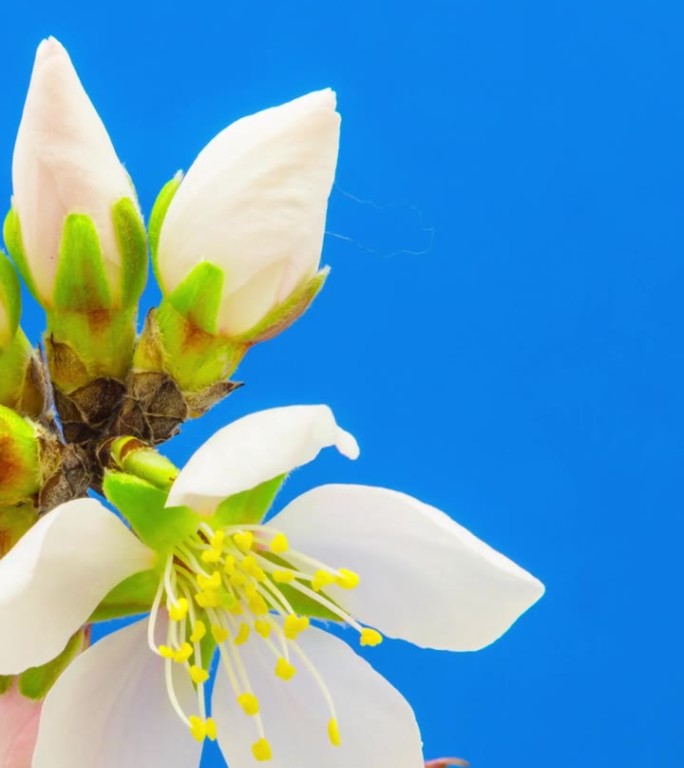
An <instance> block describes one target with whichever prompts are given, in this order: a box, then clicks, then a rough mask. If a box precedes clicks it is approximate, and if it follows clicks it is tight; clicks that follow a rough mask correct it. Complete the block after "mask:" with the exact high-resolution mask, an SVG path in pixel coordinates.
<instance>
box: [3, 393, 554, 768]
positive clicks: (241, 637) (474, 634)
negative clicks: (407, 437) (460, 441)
mask: <svg viewBox="0 0 684 768" xmlns="http://www.w3.org/2000/svg"><path fill="white" fill-rule="evenodd" d="M327 446H335V447H337V449H338V450H339V451H340V452H341V453H342V454H344V455H345V456H347V457H349V458H356V456H357V455H358V446H357V444H356V441H355V440H354V438H353V437H352V436H351V435H350V434H349V433H347V432H345V431H344V430H342V429H340V428H339V427H338V426H337V424H336V423H335V420H334V418H333V415H332V413H331V411H330V410H329V409H328V408H327V407H325V406H294V407H287V408H275V409H271V410H267V411H262V412H259V413H255V414H252V415H250V416H246V417H244V418H242V419H240V420H238V421H236V422H234V423H232V424H230V425H229V426H227V427H225V428H224V429H222V430H220V431H219V432H218V433H216V434H215V435H214V436H213V437H212V438H211V439H210V440H208V441H207V442H206V443H205V444H204V445H203V446H202V447H200V448H199V450H198V451H197V452H196V453H195V454H194V455H193V456H192V457H191V459H190V460H189V462H188V463H187V465H186V466H185V468H184V469H183V470H181V472H180V474H179V475H178V477H177V479H176V480H175V482H174V483H173V485H172V487H171V489H170V492H169V493H168V498H166V495H164V501H163V503H162V504H161V505H159V506H155V503H154V497H155V493H157V491H156V489H154V488H152V486H150V488H148V489H147V490H145V493H147V494H148V496H147V498H148V499H149V500H150V501H149V504H148V505H146V506H145V508H144V509H141V508H140V505H138V507H136V508H135V509H133V508H132V507H130V506H129V504H128V502H127V501H126V498H127V497H126V494H129V496H130V494H131V493H132V492H133V491H132V490H131V489H132V488H133V487H134V485H131V484H130V483H129V481H128V479H127V478H126V477H120V478H118V479H117V477H116V476H112V477H111V478H109V479H108V480H106V481H105V490H106V491H107V492H108V495H109V497H110V499H111V500H113V501H114V502H115V503H116V502H118V501H121V503H120V504H119V508H120V511H121V513H122V514H123V515H124V516H125V517H126V518H127V519H128V521H129V523H130V524H131V526H132V528H133V530H134V531H135V532H136V533H137V534H138V536H136V535H135V534H134V533H133V532H132V531H131V530H130V529H129V528H128V527H127V526H126V525H125V524H124V522H122V521H121V519H120V518H119V517H117V516H116V515H114V514H112V512H110V511H109V510H108V509H106V508H105V507H104V506H103V505H102V504H100V503H99V502H98V501H96V500H95V499H80V500H77V501H72V502H69V503H67V504H63V505H61V506H60V507H57V508H56V509H55V510H53V511H52V512H50V513H48V514H47V515H46V516H45V517H44V518H43V519H42V520H40V521H39V523H38V524H37V525H35V526H34V528H32V529H31V530H30V531H29V533H27V534H26V535H25V536H24V538H23V539H21V540H20V542H19V543H18V544H17V545H16V546H15V547H14V549H12V550H11V551H10V553H9V554H8V555H7V556H6V557H5V558H4V559H2V560H1V561H0V615H2V626H3V631H2V633H1V634H0V674H17V673H19V672H21V671H22V670H24V669H26V668H27V667H30V666H36V665H39V664H42V663H44V662H46V661H48V660H49V659H51V658H53V657H54V656H55V655H56V654H58V653H59V652H60V651H61V649H62V648H63V647H64V646H65V644H66V643H67V642H68V639H69V637H70V636H71V635H72V634H73V633H74V632H75V631H76V630H77V629H78V627H80V626H81V625H82V624H83V623H85V622H86V621H88V619H89V618H90V617H92V616H95V617H97V616H98V615H104V614H103V613H102V612H103V611H104V608H105V607H106V606H107V605H112V604H113V602H115V598H116V596H117V595H124V594H126V595H127V596H128V599H129V600H130V599H131V596H132V598H133V600H134V602H135V604H136V605H138V604H139V610H138V612H140V613H143V612H149V616H148V617H147V618H144V619H142V620H139V621H136V622H134V623H132V624H130V625H128V626H126V627H124V628H123V629H119V630H117V631H116V632H113V633H112V634H110V635H108V636H106V637H105V638H104V639H102V640H100V641H99V642H98V643H96V644H95V645H94V646H93V647H91V648H90V649H89V650H87V651H85V652H84V653H83V654H82V655H80V656H79V657H78V658H77V659H76V660H75V661H74V662H73V663H72V664H71V665H70V666H69V667H68V668H67V670H66V671H65V672H64V673H63V675H62V676H61V677H60V679H59V680H58V681H57V683H56V684H55V686H54V688H53V689H52V690H51V692H50V693H49V694H48V697H47V699H46V701H45V704H44V709H43V715H42V718H41V724H40V731H39V735H38V743H37V747H36V753H35V757H34V762H33V768H90V766H92V765H97V766H98V768H120V766H122V765H125V766H127V768H147V766H150V765H164V766H166V768H187V766H191V765H194V764H197V763H198V762H199V757H200V753H201V749H202V744H203V742H204V741H205V739H210V740H214V739H217V740H218V743H219V746H220V748H221V751H222V753H223V755H224V757H225V759H226V761H227V762H228V763H229V764H230V766H231V768H249V767H251V768H254V766H256V765H258V764H259V763H262V762H266V761H270V763H271V764H272V765H273V766H277V768H286V767H287V768H291V766H298V768H314V767H316V768H317V767H318V766H320V765H326V766H330V768H348V766H350V765H358V766H371V765H379V764H383V765H392V766H395V767H397V768H418V766H422V765H423V758H422V749H421V738H420V733H419V730H418V726H417V724H416V722H415V718H414V716H413V713H412V711H411V708H410V706H409V704H408V703H407V702H406V701H405V699H404V698H403V697H402V696H401V694H400V693H399V692H398V691H396V690H395V689H394V688H393V687H392V686H391V684H390V683H388V682H387V681H386V680H385V679H383V678H382V677H381V676H380V675H379V674H378V673H377V672H375V671H374V670H373V669H372V667H371V666H370V665H369V664H368V662H367V661H365V660H364V659H363V658H361V657H360V656H358V655H357V654H356V653H355V651H354V650H353V649H352V647H351V645H350V644H348V643H347V642H344V641H343V640H342V639H340V638H339V637H338V636H337V634H339V633H336V634H333V633H332V632H331V631H327V630H329V629H330V627H331V626H334V625H333V622H338V623H339V625H340V626H345V627H347V630H346V631H345V632H344V635H345V639H347V638H349V639H351V640H352V642H358V643H359V644H360V645H362V646H369V647H373V646H377V645H379V644H380V643H381V642H382V640H383V637H384V636H387V637H390V638H400V639H403V640H407V641H409V642H412V643H414V644H415V645H418V646H420V647H425V648H437V649H443V650H451V651H466V650H477V649H479V648H482V647H484V646H486V645H488V644H489V643H491V642H493V641H494V640H496V639H497V638H498V637H499V636H500V635H501V634H503V633H504V632H505V631H506V630H507V629H508V628H509V627H510V626H511V625H512V624H513V622H515V621H516V619H517V618H518V617H519V616H520V614H522V613H523V612H524V611H525V610H527V609H528V608H529V607H530V606H531V605H532V604H533V603H534V602H536V600H538V599H539V597H540V596H541V595H542V593H543V589H544V588H543V586H542V584H541V583H540V582H539V581H538V580H537V579H535V578H534V577H533V576H531V575H530V574H529V573H527V572H526V571H524V570H523V569H522V568H520V567H519V566H517V565H515V564H514V563H513V562H512V561H510V560H508V559H507V558H506V557H504V556H503V555H501V554H499V553H498V552H496V551H495V550H493V549H491V548H490V547H489V546H488V545H487V544H485V543H484V542H482V541H480V540H479V539H477V538H476V537H475V536H474V535H473V534H471V533H469V532H468V531H467V530H466V529H464V528H462V527H461V526H460V525H458V524H457V523H455V522H454V521H453V520H451V518H449V517H448V516H447V515H445V514H444V513H443V512H440V511H439V510H437V509H435V508H434V507H431V506H428V505H427V504H424V503H422V502H420V501H418V500H416V499H414V498H412V497H410V496H407V495H405V494H402V493H399V492H397V491H391V490H387V489H384V488H376V487H368V486H360V485H324V486H320V487H318V488H314V489H313V490H311V491H309V492H307V493H304V494H303V495H301V496H299V497H297V498H295V499H294V500H293V501H292V502H290V503H289V504H288V505H287V506H286V507H285V508H284V509H283V510H282V511H280V512H279V513H277V514H275V515H274V516H272V517H269V519H268V520H267V521H266V522H264V516H265V514H266V512H267V511H268V509H269V507H270V503H271V501H272V499H273V497H274V496H275V494H276V492H277V490H278V488H279V487H280V485H281V484H282V481H283V479H284V477H285V476H286V475H287V474H288V473H289V472H291V471H292V470H293V469H295V468H297V467H298V466H302V465H303V464H306V463H308V462H310V461H312V460H313V459H314V458H315V457H316V455H317V454H318V453H319V452H320V451H321V450H322V449H323V448H324V447H327ZM136 482H138V483H139V485H138V486H135V487H138V488H139V489H141V492H142V489H143V488H144V483H142V481H138V480H137V479H136ZM127 483H128V484H127ZM117 585H118V586H117ZM98 606H99V607H98ZM98 611H99V612H100V613H99V614H98ZM128 612H129V613H131V612H133V610H129V611H128ZM321 621H324V622H326V623H325V624H323V625H321ZM212 659H213V660H215V662H216V663H215V665H212ZM214 666H215V667H216V675H215V680H214V684H213V691H212V693H211V696H210V695H209V692H208V686H209V684H210V682H211V678H212V675H213V670H214Z"/></svg>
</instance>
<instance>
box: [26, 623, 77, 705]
mask: <svg viewBox="0 0 684 768" xmlns="http://www.w3.org/2000/svg"><path fill="white" fill-rule="evenodd" d="M83 645H84V637H83V630H82V629H79V631H78V632H77V633H76V634H75V635H74V636H73V637H72V638H71V640H69V642H68V643H67V646H66V648H65V649H64V650H63V651H62V652H61V653H60V654H59V656H57V658H55V659H53V660H52V661H49V662H48V663H47V664H43V665H42V666H40V667H31V669H27V670H26V672H23V673H22V674H21V675H20V676H19V692H20V693H21V694H22V696H25V697H26V698H27V699H33V700H34V701H40V700H41V699H44V698H45V697H46V696H47V694H48V692H49V690H50V688H52V686H53V685H54V684H55V683H56V682H57V678H58V677H59V676H60V675H61V674H62V672H64V670H65V669H66V668H67V667H68V666H69V664H70V663H71V662H72V661H73V660H74V659H75V658H76V656H78V654H79V653H81V651H82V650H83Z"/></svg>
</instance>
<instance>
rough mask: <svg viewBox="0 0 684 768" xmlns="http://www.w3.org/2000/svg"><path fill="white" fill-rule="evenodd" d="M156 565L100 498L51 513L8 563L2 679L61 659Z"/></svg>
mask: <svg viewBox="0 0 684 768" xmlns="http://www.w3.org/2000/svg"><path fill="white" fill-rule="evenodd" d="M155 559H156V555H155V554H154V553H153V552H152V551H151V550H149V549H148V548H147V547H145V546H144V545H143V544H141V543H140V541H138V539H136V538H135V536H134V535H133V534H132V533H131V532H130V531H129V530H128V529H127V528H126V526H125V525H124V524H123V523H122V522H121V521H120V520H119V519H118V518H117V517H116V516H115V515H114V514H112V512H110V511H109V510H108V509H106V508H105V507H104V506H103V505H102V504H100V503H99V502H98V501H96V500H95V499H77V500H75V501H69V502H67V503H66V504H62V505H60V506H59V507H56V508H55V509H54V510H52V512H49V513H48V514H47V515H45V517H43V518H42V519H41V520H39V521H38V523H36V525H34V526H33V528H31V529H30V530H29V531H28V533H26V534H25V535H24V537H23V538H22V539H20V540H19V542H18V543H17V544H16V545H15V546H14V547H13V548H12V549H11V550H10V551H9V553H8V554H7V555H5V557H3V558H2V559H1V560H0V615H1V616H2V617H3V619H2V631H0V674H2V675H13V674H18V673H19V672H23V671H24V670H25V669H28V668H29V667H36V666H40V665H41V664H45V663H46V662H48V661H50V660H51V659H53V658H54V657H55V656H57V655H58V654H59V653H60V652H61V651H62V650H63V649H64V647H65V646H66V644H67V642H68V641H69V638H70V637H71V636H72V635H73V633H74V632H75V631H76V630H77V629H78V628H79V627H80V626H81V625H82V624H84V623H85V621H86V620H87V619H88V617H89V616H90V614H91V613H92V612H93V610H94V609H95V608H96V607H97V605H98V603H99V602H100V601H101V600H102V598H103V597H104V596H105V595H106V594H107V593H108V592H109V591H110V590H111V589H112V588H113V587H114V586H116V585H117V584H118V583H119V582H120V581H123V580H124V579H125V578H127V577H128V576H131V575H132V574H134V573H137V572H138V571H144V570H147V569H148V568H151V567H153V566H154V563H155Z"/></svg>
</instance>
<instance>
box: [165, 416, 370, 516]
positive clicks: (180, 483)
mask: <svg viewBox="0 0 684 768" xmlns="http://www.w3.org/2000/svg"><path fill="white" fill-rule="evenodd" d="M332 445H334V446H336V447H337V449H338V450H339V451H340V452H341V453H342V454H344V455H345V456H347V457H348V458H350V459H355V458H356V457H357V456H358V455H359V447H358V445H357V444H356V440H354V438H353V437H352V436H351V435H350V434H349V433H348V432H345V431H344V430H343V429H340V427H338V426H337V424H336V423H335V417H334V416H333V414H332V411H331V410H330V408H328V406H327V405H292V406H287V407H283V408H271V409H270V410H267V411H259V412H258V413H252V414H250V415H249V416H244V417H243V418H241V419H238V420H237V421H234V422H233V423H232V424H229V425H228V426H227V427H224V428H223V429H221V430H219V431H218V432H217V433H216V434H215V435H213V436H212V437H210V438H209V440H207V442H206V443H204V445H202V447H201V448H200V449H199V450H198V451H196V452H195V453H194V454H193V455H192V456H191V457H190V460H189V461H188V463H187V464H186V465H185V467H184V468H183V469H182V470H181V473H180V474H179V475H178V478H177V479H176V481H175V483H174V484H173V487H172V488H171V493H170V494H169V499H168V502H167V506H169V507H173V506H181V505H186V506H189V507H192V509H194V510H195V511H197V512H199V513H201V514H211V513H212V512H213V511H214V510H215V509H216V506H217V505H218V504H219V503H220V502H221V501H223V500H224V499H225V498H227V497H228V496H232V495H233V494H235V493H240V492H241V491H247V490H249V489H250V488H254V487H256V486H257V485H259V484H260V483H264V482H266V481H267V480H272V479H273V478H274V477H277V476H278V475H282V474H286V473H288V472H291V471H292V470H293V469H296V468H297V467H300V466H302V465H303V464H307V463H308V462H310V461H313V459H315V458H316V456H318V454H319V452H320V451H321V450H322V449H323V448H327V447H328V446H332Z"/></svg>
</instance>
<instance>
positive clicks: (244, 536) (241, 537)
mask: <svg viewBox="0 0 684 768" xmlns="http://www.w3.org/2000/svg"><path fill="white" fill-rule="evenodd" d="M233 541H234V542H235V543H236V544H237V546H238V547H240V549H242V550H245V551H246V550H248V549H251V548H252V545H253V544H254V534H253V533H252V532H251V531H239V532H238V533H236V534H235V535H234V536H233Z"/></svg>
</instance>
